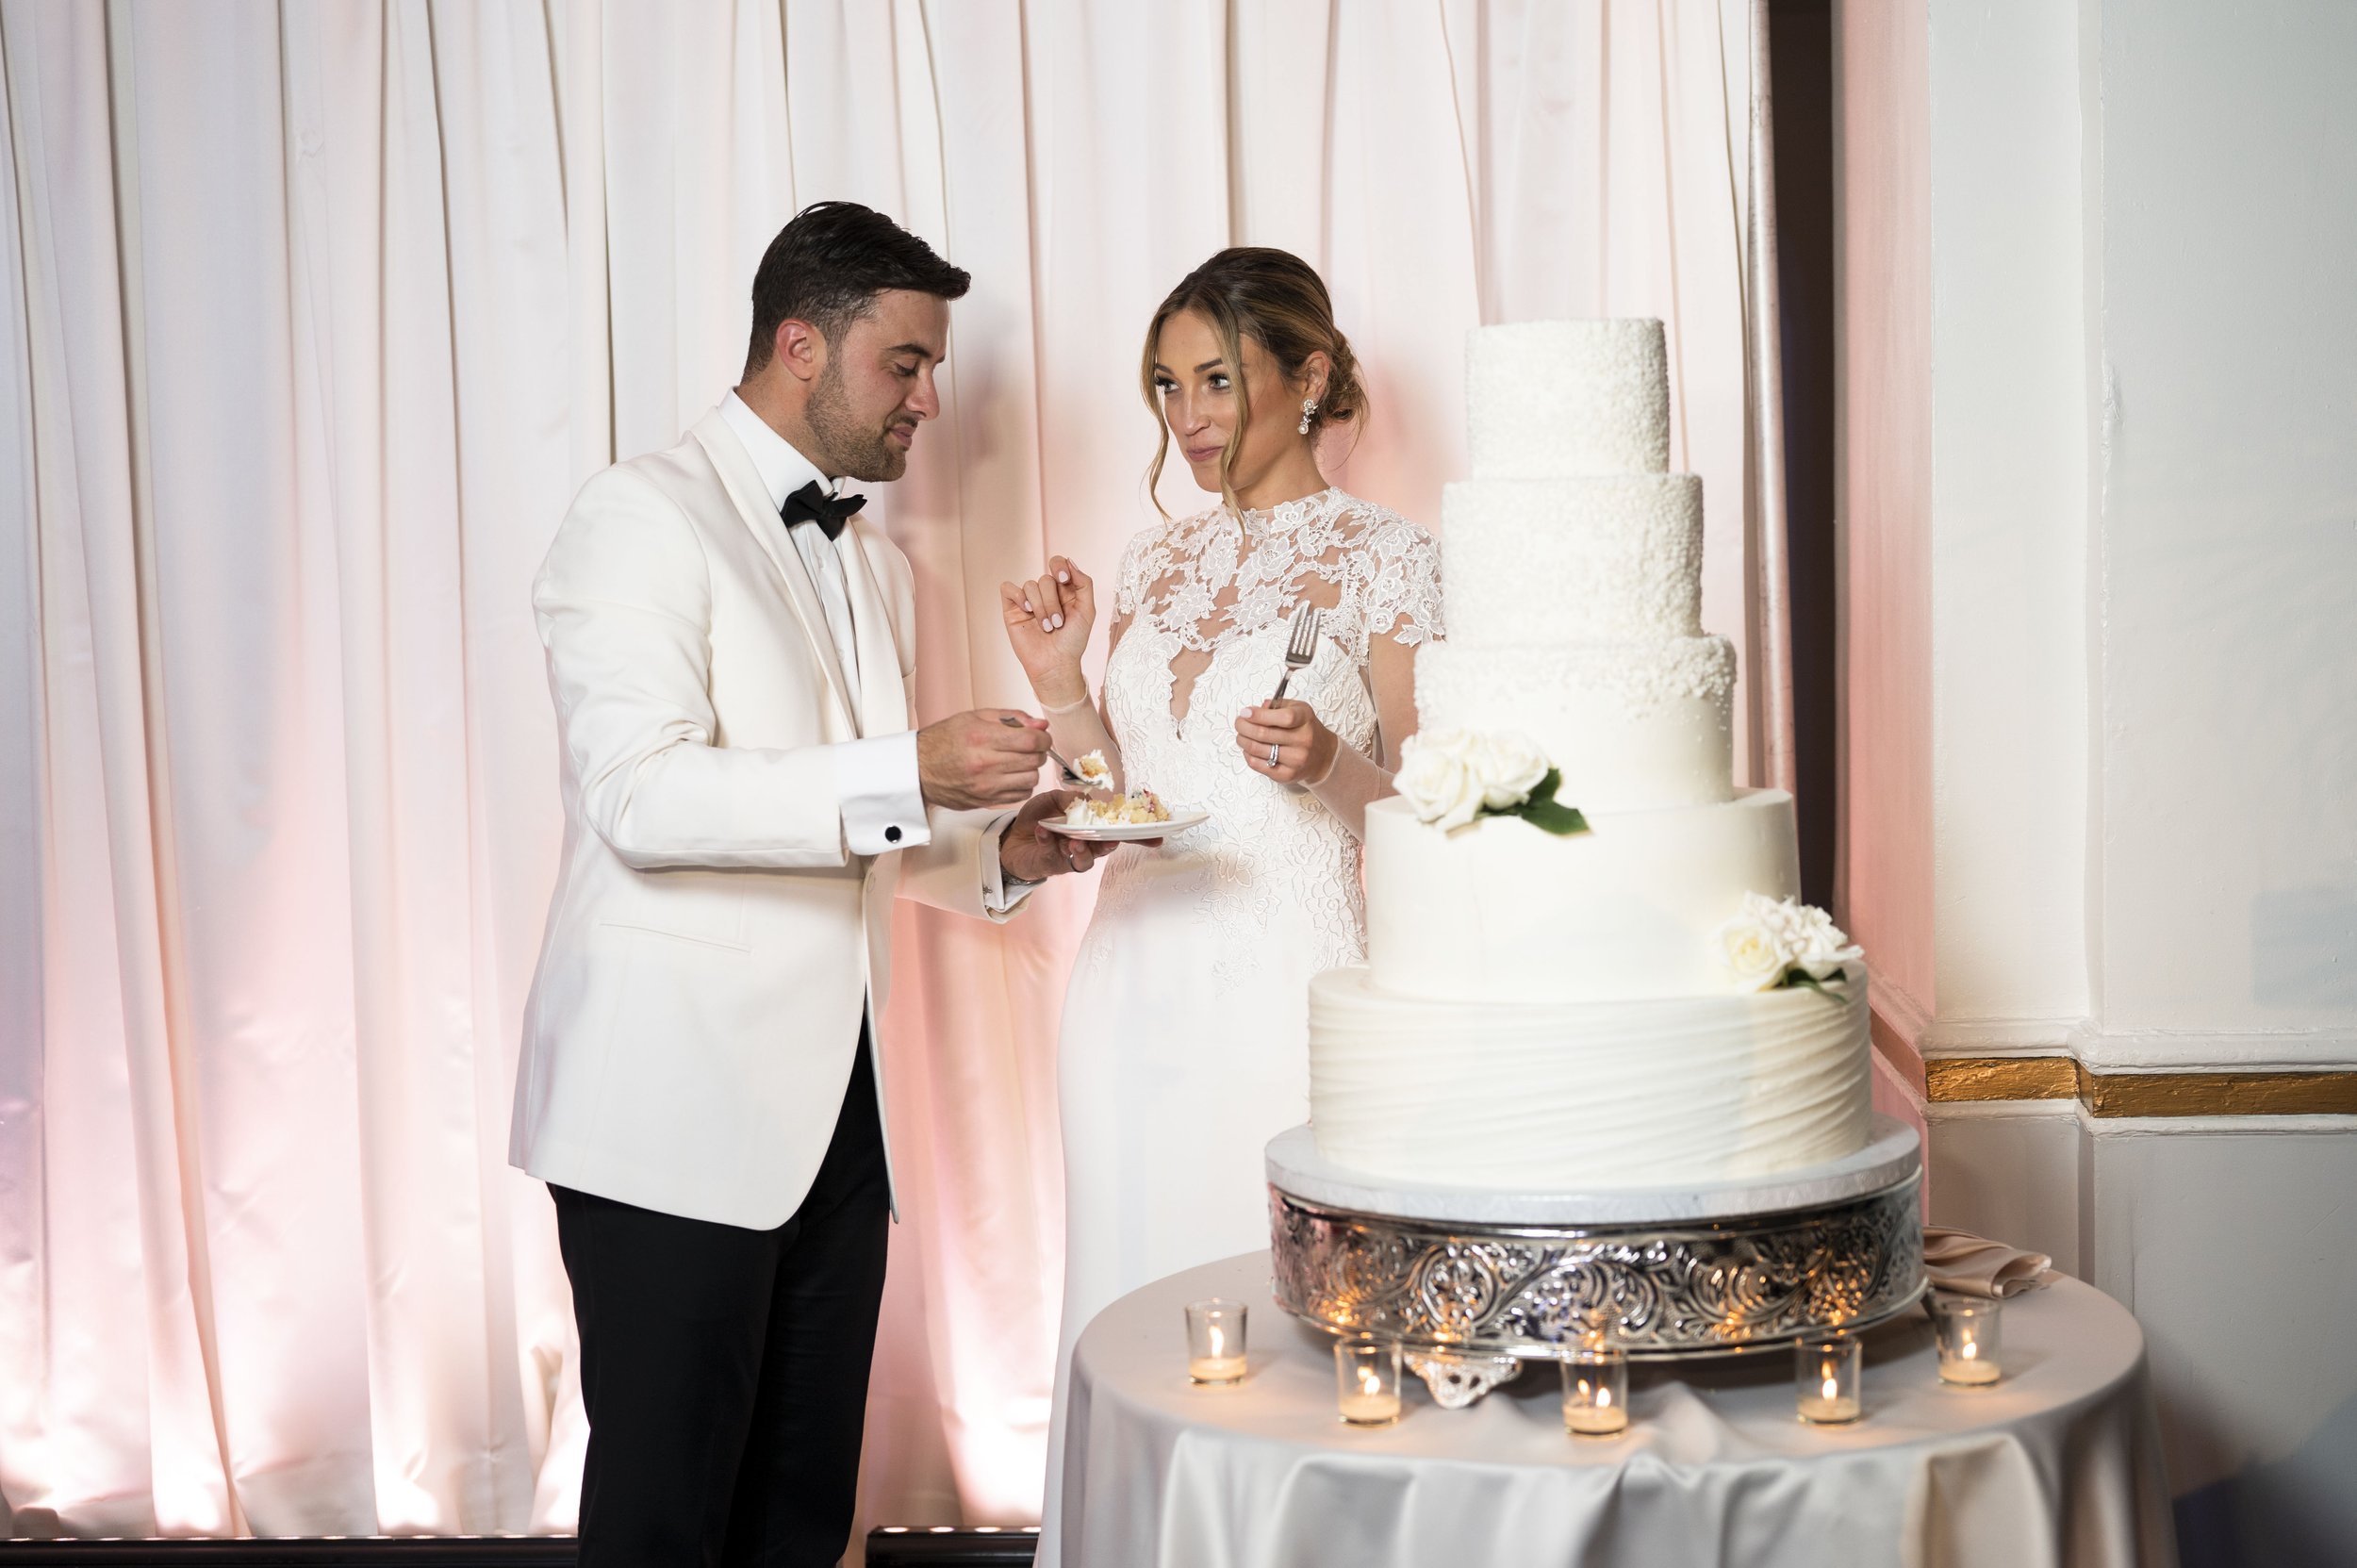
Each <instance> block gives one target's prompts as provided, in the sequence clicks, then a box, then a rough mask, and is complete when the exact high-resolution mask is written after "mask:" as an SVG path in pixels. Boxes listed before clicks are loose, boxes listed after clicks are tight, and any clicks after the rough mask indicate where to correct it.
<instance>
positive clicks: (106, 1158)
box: [0, 0, 1757, 1535]
mask: <svg viewBox="0 0 2357 1568" xmlns="http://www.w3.org/2000/svg"><path fill="white" fill-rule="evenodd" d="M1750 14H1751V10H1750V7H1749V5H1748V4H1747V3H1746V0H1611V3H1606V0H1521V3H1516V0H1438V3H1436V0H1421V3H1414V0H1348V3H1343V0H1333V3H1319V0H1227V3H1221V0H1170V3H1157V4H1152V5H1133V4H1129V3H1128V0H1101V3H1096V4H1091V3H1085V0H936V3H926V0H783V3H780V0H764V3H758V4H756V3H752V0H743V3H735V4H731V3H728V0H694V3H672V0H606V3H604V4H597V3H593V0H574V3H568V0H547V3H546V4H542V3H537V0H382V3H368V0H351V3H345V4H325V3H319V0H287V3H285V4H271V3H268V0H107V3H104V4H96V3H91V0H0V92H5V106H4V107H5V112H4V113H0V1535H9V1534H14V1535H51V1534H59V1533H63V1534H85V1535H101V1534H132V1535H137V1534H146V1533H150V1532H160V1533H169V1534H225V1533H232V1532H239V1531H253V1532H257V1533H262V1534H321V1533H338V1534H369V1533H376V1532H387V1533H460V1532H501V1531H523V1530H561V1529H565V1528H568V1527H569V1525H570V1523H571V1520H572V1517H573V1513H574V1507H575V1489H576V1486H577V1480H578V1474H579V1468H580V1456H581V1447H582V1443H583V1437H584V1429H583V1423H582V1418H581V1414H580V1407H579V1400H578V1395H577V1391H576V1388H575V1384H574V1367H573V1357H574V1345H573V1341H572V1336H571V1331H570V1317H569V1304H568V1301H567V1296H566V1292H565V1282H564V1276H563V1271H562V1269H561V1267H560V1266H559V1265H558V1263H557V1259H556V1251H555V1246H554V1236H553V1227H552V1215H551V1211H550V1206H549V1203H548V1200H547V1197H546V1196H545V1194H544V1193H543V1192H542V1191H541V1189H540V1188H539V1187H538V1186H537V1184H536V1183H534V1182H532V1181H530V1180H527V1179H525V1178H523V1177H521V1176H520V1175H519V1174H517V1173H515V1172H513V1171H511V1170H509V1169H508V1168H507V1167H506V1165H505V1164H504V1146H505V1132H506V1124H507V1112H508V1095H509V1086H510V1081H511V1075H512V1071H513V1064H514V1058H515V1049H516V1039H517V1032H518V1019H519V1013H520V1011H521V1007H522V1001H523V997H524V993H525V990H526V987H527V986H528V984H529V982H530V980H531V975H532V967H533V961H534V957H535V953H536V948H537V944H538V938H539V930H540V923H541V919H542V916H543V913H544V911H545V908H546V903H547V899H548V895H549V890H550V886H551V883H552V874H553V866H554V859H555V849H556V843H557V836H558V832H559V813H558V804H557V800H556V793H555V781H556V765H555V755H554V746H553V734H552V719H551V715H550V710H549V701H548V697H547V694H546V690H545V686H544V684H543V677H542V669H541V659H540V651H539V648H538V645H537V642H536V638H535V635H534V631H533V625H532V619H531V614H530V606H529V603H528V594H527V587H528V584H529V582H530V579H531V576H532V572H533V570H534V568H535V566H536V563H537V561H538V559H539V556H540V554H541V553H542V551H543V550H544V549H545V548H546V546H547V543H548V540H549V538H550V536H551V534H552V531H553V529H554V528H555V525H556V523H557V520H558V519H559V518H560V517H561V515H562V514H563V512H564V509H565V506H566V503H567V502H568V500H569V497H570V496H571V494H572V492H573V490H574V489H575V488H576V487H578V486H579V484H580V483H581V481H582V480H583V479H584V477H585V476H586V475H588V474H589V473H591V472H593V471H594V470H597V469H598V468H599V467H601V466H602V465H603V464H605V463H608V462H610V461H612V460H613V459H615V458H616V457H618V456H628V455H631V454H635V453H640V452H644V451H647V450H650V449H652V448H656V447H661V446H665V445H668V444H669V443H670V442H672V441H673V440H674V439H676V438H677V437H678V434H679V432H680V431H681V430H682V429H684V427H685V426H686V425H687V424H688V423H689V422H691V421H693V420H695V419H696V418H697V417H698V416H699V415H700V414H701V412H702V411H703V410H704V409H706V408H708V407H709V406H710V405H711V404H713V403H714V402H715V401H717V399H718V397H719V396H720V394H721V393H722V392H723V391H724V390H725V389H726V388H728V386H729V385H730V384H731V383H732V382H733V379H734V375H735V372H736V371H737V369H738V367H739V365H740V363H741V360H742V357H743V353H744V343H745V335H746V330H747V321H748V309H747V303H746V293H747V286H748V284H749V281H750V276H751V273H752V270H753V267H754V264H755V262H756V260H757V259H758V257H759V256H760V254H761V251H762V249H763V247H764V245H765V244H766V241H767V240H768V239H769V238H770V236H771V235H772V234H773V233H774V232H775V231H776V229H777V228H778V226H779V225H780V224H781V223H783V222H784V220H785V219H786V218H787V217H789V216H790V215H791V214H792V213H793V212H794V210H795V209H796V208H797V207H798V206H800V205H802V204H804V203H807V202H810V201H814V200H817V199H820V198H823V197H846V198H850V199H853V200H857V201H862V202H865V203H868V204H870V205H872V206H878V207H880V208H882V209H883V210H885V211H887V212H890V213H892V214H894V215H895V216H896V217H898V219H900V220H901V221H902V222H904V223H907V224H908V225H909V226H910V227H912V228H913V229H915V231H916V232H918V233H919V234H922V235H924V236H926V237H927V238H928V239H931V241H932V243H933V244H934V245H936V246H937V247H939V248H940V249H941V250H943V251H944V252H946V253H947V254H948V256H951V257H952V258H953V259H955V260H956V261H958V262H959V263H961V264H962V265H964V266H965V267H966V268H968V269H970V270H971V271H972V272H973V273H974V277H975V287H974V291H973V293H972V294H971V295H970V296H969V297H968V298H967V299H965V300H964V301H963V302H962V303H960V304H959V305H957V306H956V308H955V311H954V320H953V339H952V352H951V355H950V358H949V362H948V367H947V370H946V372H945V375H944V377H943V381H942V388H943V394H944V409H943V413H942V417H941V418H940V420H939V421H937V422H936V423H935V424H933V425H932V426H931V427H930V428H929V429H927V430H926V431H925V432H924V433H923V434H922V436H921V437H920V439H919V440H918V443H917V453H916V458H915V463H914V464H913V466H912V469H911V471H910V474H909V476H908V478H907V479H905V480H904V481H902V482H901V483H899V484H898V485H896V486H893V487H890V488H889V489H888V490H886V491H883V492H882V493H880V494H878V495H877V496H875V497H874V498H873V509H874V510H875V511H876V512H877V513H878V514H880V515H882V517H883V518H884V520H885V521H886V524H887V526H888V527H889V528H890V530H891V532H892V533H893V535H894V536H895V537H897V538H898V540H899V541H900V542H901V544H902V545H903V546H904V547H905V548H906V549H907V551H908V553H910V555H911V556H912V557H913V559H914V560H915V566H916V571H917V575H918V585H919V602H920V610H921V615H922V626H923V631H922V649H921V661H920V671H919V696H920V702H921V707H922V711H923V713H924V715H925V716H926V717H927V718H932V717H938V716H940V715H943V714H946V713H948V712H950V711H953V710H955V709H958V708H961V707H965V706H969V705H973V704H975V703H1009V704H1014V703H1018V702H1021V701H1025V700H1026V699H1027V696H1028V694H1027V692H1026V689H1025V687H1024V685H1023V683H1022V680H1021V677H1020V675H1019V672H1018V671H1017V670H1016V669H1015V668H1014V664H1013V662H1012V660H1011V659H1010V658H1009V656H1008V654H1007V652H1006V651H1005V647H1004V644H1003V641H1002V639H1001V636H1000V633H999V629H998V623H997V609H996V586H997V583H998V582H999V580H1000V579H1001V578H1005V577H1011V576H1014V575H1016V574H1018V573H1024V572H1030V571H1035V570H1036V569H1037V567H1038V564H1039V563H1040V561H1041V560H1042V558H1043V556H1044V555H1045V554H1046V553H1047V552H1050V551H1061V552H1064V553H1070V554H1073V555H1075V556H1076V557H1078V558H1080V560H1082V561H1083V562H1085V563H1088V564H1090V565H1092V566H1094V567H1095V568H1096V569H1100V570H1102V569H1110V567H1111V566H1112V564H1113V560H1114V559H1115V556H1116V554H1117V553H1118V551H1119V549H1120V547H1121V545H1122V542H1123V540H1124V539H1125V538H1126V537H1127V536H1129V534H1130V533H1131V532H1132V531H1133V530H1135V529H1136V528H1138V527H1139V526H1141V525H1142V523H1143V522H1144V521H1145V520H1147V519H1148V518H1149V517H1150V516H1151V508H1150V504H1149V503H1148V500H1147V498H1146V496H1145V495H1144V494H1143V493H1142V489H1141V477H1140V476H1141V473H1142V471H1143V469H1144V467H1145V464H1146V458H1147V456H1148V454H1149V453H1150V451H1151V448H1152V442H1153V438H1154V431H1153V426H1152V423H1151V421H1150V419H1149V416H1148V415H1147V414H1146V411H1145V410H1144V409H1143V407H1142V406H1141V404H1140V402H1139V397H1138V391H1137V387H1136V367H1137V352H1138V346H1139V341H1140V333H1141V331H1142V327H1143V323H1144V322H1145V320H1146V316H1147V314H1148V312H1149V311H1150V310H1151V308H1152V306H1153V305H1154V304H1155V302H1156V301H1157V300H1158V299H1159V298H1160V297H1161V296H1162V293H1163V292H1165V291H1166V290H1167V289H1169V287H1170V286H1171V285H1172V284H1173V283H1174V282H1176V281H1177V279H1178V277H1179V276H1180V275H1181V274H1182V273H1183V272H1186V271H1187V270H1188V269H1189V268H1191V267H1192V266H1194V265H1195V264H1196V263H1197V262H1199V261H1201V260H1202V259H1203V258H1204V257H1205V256H1208V255H1209V254H1210V253H1211V252H1212V251H1213V250H1215V249H1217V248H1219V247H1221V246H1223V245H1227V244H1230V243H1239V242H1244V243H1255V244H1271V245H1280V246H1284V247H1286V248H1288V249H1291V250H1294V251H1296V252H1298V253H1299V254H1301V255H1302V256H1306V257H1307V258H1309V259H1310V261H1312V262H1313V263H1314V264H1316V265H1317V266H1318V267H1319V268H1320V269H1321V271H1322V272H1324V273H1325V275H1326V277H1327V280H1328V281H1329V283H1330V284H1331V285H1332V288H1333V291H1334V295H1335V299H1336V304H1337V306H1338V309H1339V312H1340V316H1341V319H1342V322H1343V326H1344V328H1345V330H1347V331H1348V332H1349V333H1350V334H1351V335H1352V337H1353V339H1354V341H1355V343H1356V345H1357V347H1358V350H1359V353H1360V357H1361V358H1362V360H1363V361H1364V363H1365V365H1366V369H1367V373H1368V379H1369V382H1370V386H1371V389H1372V392H1373V397H1374V408H1375V413H1374V417H1373V420H1372V421H1371V423H1370V425H1369V428H1368V429H1367V430H1366V431H1365V432H1364V434H1363V437H1361V438H1360V439H1359V440H1358V441H1357V443H1356V445H1355V447H1352V448H1350V449H1349V450H1347V451H1343V450H1339V449H1338V450H1335V451H1333V452H1331V453H1329V454H1327V456H1328V459H1329V471H1330V472H1331V474H1332V475H1333V477H1335V478H1336V479H1337V480H1339V481H1340V482H1342V483H1343V484H1345V485H1347V486H1349V487H1352V488H1353V489H1355V490H1357V491H1359V492H1360V493H1362V494H1364V495H1367V496H1369V497H1371V498H1373V499H1375V500H1376V501H1378V502H1381V503H1386V504H1389V505H1391V506H1393V507H1395V508H1397V509H1399V510H1400V511H1402V512H1404V513H1406V514H1407V515H1408V516H1409V517H1412V518H1416V519H1419V520H1423V521H1425V522H1426V523H1428V524H1433V525H1436V526H1437V524H1438V522H1439V512H1440V491H1441V486H1442V483H1443V482H1444V481H1445V480H1448V479H1450V478H1454V477H1458V476H1460V475H1461V474H1462V473H1463V472H1464V450H1465V442H1464V435H1463V404H1462V401H1461V393H1462V388H1461V370H1460V367H1461V363H1462V354H1463V349H1462V340H1463V335H1464V332H1465V330H1466V329H1467V328H1468V327H1470V326H1472V325H1475V323H1477V322H1485V321H1492V322H1493V321H1510V320H1517V319H1525V318H1531V317H1542V316H1564V315H1640V314H1641V315H1657V316H1660V317H1662V318H1663V319H1664V320H1665V321H1666V322H1668V323H1669V333H1670V346H1671V355H1672V366H1673V392H1674V404H1673V419H1674V432H1675V434H1674V437H1673V466H1674V467H1680V468H1688V469H1691V470H1694V471H1697V472H1699V473H1701V474H1702V475H1703V476H1704V477H1705V480H1706V493H1707V495H1708V497H1709V547H1708V562H1707V568H1706V595H1705V604H1706V620H1707V622H1708V623H1709V624H1710V625H1711V627H1712V628H1713V629H1714V630H1718V631H1722V632H1725V633H1727V634H1729V635H1735V636H1736V637H1737V638H1738V641H1739V646H1743V647H1746V648H1755V647H1756V645H1757V643H1756V637H1757V634H1756V629H1755V624H1754V622H1755V610H1754V601H1755V595H1754V594H1752V593H1751V592H1749V591H1748V590H1747V584H1748V583H1749V581H1750V580H1751V573H1752V571H1753V569H1754V566H1755V552H1754V551H1753V549H1752V548H1751V546H1750V545H1749V544H1748V543H1747V540H1748V539H1750V538H1751V537H1752V533H1751V530H1750V528H1749V527H1748V526H1747V510H1748V508H1747V506H1746V496H1747V487H1748V485H1749V483H1750V480H1751V477H1752V474H1753V471H1754V453H1755V437H1754V436H1753V435H1752V431H1753V428H1754V426H1753V421H1754V416H1755V409H1754V408H1753V407H1752V405H1751V404H1750V402H1749V401H1748V400H1747V377H1746V369H1745V366H1746V356H1745V345H1746V307H1745V300H1746V292H1745V288H1744V275H1745V265H1746V259H1747V258H1746V256H1745V254H1744V239H1745V234H1746V226H1747V213H1746V197H1747V182H1746V168H1747V164H1748V161H1749V155H1748V152H1747V136H1748V132H1747V125H1748V124H1749V118H1748V117H1749V107H1748V106H1749V91H1750V61H1751V58H1752V48H1751V40H1750V38H1749V36H1748V26H1749V19H1750ZM1176 466H1177V465H1174V467H1176ZM1166 485H1167V487H1166V489H1165V491H1164V498H1165V499H1166V500H1167V501H1168V503H1170V504H1171V505H1172V506H1173V507H1174V508H1175V507H1178V506H1181V505H1194V504H1196V503H1198V500H1197V498H1196V497H1195V496H1193V495H1191V494H1187V493H1184V491H1185V480H1184V476H1183V474H1178V475H1174V476H1173V478H1172V479H1171V480H1170V481H1167V482H1166ZM1740 722H1743V723H1744V724H1746V726H1747V727H1748V726H1749V723H1750V721H1749V719H1748V718H1745V719H1743V720H1740ZM1747 733H1748V728H1747ZM1739 754H1742V753H1741V752H1739ZM1087 898H1088V892H1087V890H1086V889H1085V888H1083V887H1074V886H1069V885H1059V886H1057V887H1055V888H1053V889H1051V890H1050V891H1049V892H1048V893H1047V894H1046V895H1043V896H1042V897H1041V898H1040V899H1039V900H1035V902H1036V906H1037V907H1034V908H1033V909H1032V910H1031V911H1030V912H1029V914H1028V915H1027V916H1025V917H1024V918H1022V919H1021V920H1019V921H1017V922H1015V923H1014V925H1012V926H1010V927H1008V928H1007V929H1005V930H1003V931H1002V930H994V929H990V928H986V927H984V926H982V925H980V924H973V923H962V922H958V921H955V920H952V919H949V918H947V917H940V918H936V917H935V916H932V915H931V913H930V912H928V913H921V914H920V913H919V912H917V911H915V910H914V909H904V910H903V912H902V914H901V916H900V924H899V928H898V939H899V940H900V942H901V943H902V945H903V951H904V955H905V956H904V960H903V963H902V966H901V967H900V970H899V974H900V982H899V983H900V986H901V989H900V992H899V994H898V996H896V998H895V999H894V1000H893V1004H892V1008H891V1012H890V1015H889V1017H888V1019H887V1022H886V1050H887V1051H888V1053H889V1060H890V1063H891V1065H892V1068H893V1075H892V1081H893V1088H892V1094H893V1098H894V1104H893V1110H894V1114H895V1118H896V1120H895V1131H896V1139H897V1142H898V1154H899V1159H900V1165H899V1169H900V1172H901V1175H902V1180H903V1193H902V1203H903V1208H904V1212H905V1213H906V1216H907V1222H906V1223H905V1224H903V1225H902V1226H900V1227H899V1228H898V1230H897V1231H896V1232H895V1235H894V1238H893V1255H892V1275H891V1282H890V1286H889V1291H888V1298H887V1303H886V1307H885V1312H884V1324H883V1334H882V1348H881V1350H880V1352H879V1355H878V1362H877V1368H876V1382H875V1396H874V1399H873V1402H872V1406H871V1413H870V1417H869V1424H870V1429H869V1449H868V1461H867V1473H866V1477H865V1483H864V1498H863V1504H862V1520H861V1524H862V1527H863V1528H865V1526H866V1525H868V1524H870V1523H877V1522H885V1521H888V1520H903V1521H915V1522H920V1523H933V1522H953V1521H964V1522H970V1523H997V1524H1001V1525H1020V1524H1023V1523H1026V1522H1029V1521H1030V1520H1031V1519H1033V1518H1035V1517H1036V1510H1037V1508H1038V1501H1039V1494H1040V1479H1041V1477H1040V1470H1041V1463H1042V1453H1043V1448H1044V1441H1045V1432H1046V1426H1047V1397H1048V1389H1049V1383H1050V1370H1051V1369H1050V1364H1049V1363H1050V1359H1051V1355H1052V1346H1053V1345H1054V1342H1055V1328H1056V1325H1055V1321H1054V1313H1055V1310H1056V1306H1055V1304H1056V1302H1057V1299H1058V1290H1059V1271H1060V1269H1061V1266H1062V1260H1061V1257H1060V1250H1061V1245H1062V1219H1061V1203H1062V1197H1061V1192H1060V1183H1061V1172H1060V1167H1059V1159H1058V1152H1057V1133H1056V1120H1055V1105H1054V1092H1053V1089H1054V1072H1053V1052H1054V1044H1055V1033H1056V1018H1057V1012H1058V1007H1059V1000H1060V997H1061V992H1062V987H1063V972H1064V967H1065V964H1066V962H1067V955H1068V953H1069V951H1070V949H1071V947H1072V945H1073V943H1074V941H1075V940H1076V938H1077V936H1078V933H1079V931H1080V925H1081V923H1082V921H1083V920H1084V919H1085V916H1086V907H1085V906H1086V900H1087ZM1174 1343H1175V1342H1174Z"/></svg>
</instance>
